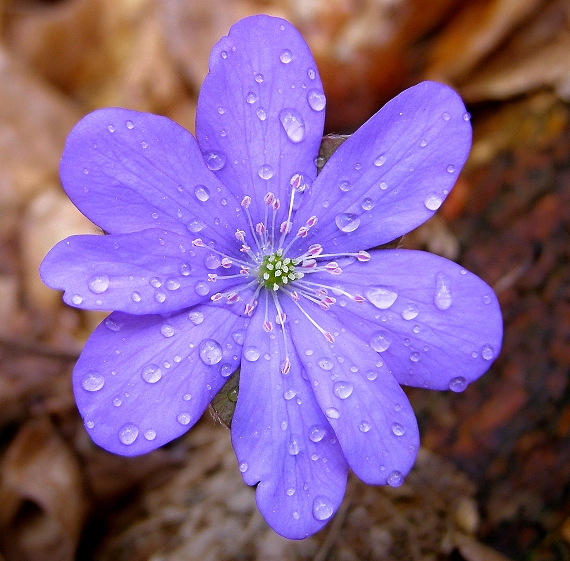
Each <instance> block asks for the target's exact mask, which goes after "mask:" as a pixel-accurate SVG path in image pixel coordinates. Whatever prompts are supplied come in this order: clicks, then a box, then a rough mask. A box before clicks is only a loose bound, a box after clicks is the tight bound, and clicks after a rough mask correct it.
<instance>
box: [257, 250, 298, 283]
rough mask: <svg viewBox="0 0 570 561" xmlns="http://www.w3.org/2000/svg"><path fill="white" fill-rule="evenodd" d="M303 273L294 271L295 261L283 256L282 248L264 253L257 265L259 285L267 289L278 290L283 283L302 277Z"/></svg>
mask: <svg viewBox="0 0 570 561" xmlns="http://www.w3.org/2000/svg"><path fill="white" fill-rule="evenodd" d="M303 276H304V274H303V273H300V272H296V271H295V262H294V261H293V259H291V258H290V257H283V250H282V249H278V250H277V251H276V252H275V253H271V254H269V255H265V256H264V257H263V259H262V261H261V265H260V266H259V274H258V277H257V278H258V280H259V283H260V285H262V286H264V287H265V288H268V289H269V290H279V289H280V288H281V287H282V286H283V285H285V284H287V283H290V282H293V281H296V280H299V279H301V278H303Z"/></svg>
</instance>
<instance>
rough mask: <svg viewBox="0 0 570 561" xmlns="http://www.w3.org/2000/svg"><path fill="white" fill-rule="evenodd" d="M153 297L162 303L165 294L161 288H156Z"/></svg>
mask: <svg viewBox="0 0 570 561" xmlns="http://www.w3.org/2000/svg"><path fill="white" fill-rule="evenodd" d="M154 299H155V300H156V301H157V302H158V303H159V304H162V303H163V302H164V301H165V300H166V294H165V293H164V292H162V290H157V291H156V292H155V293H154Z"/></svg>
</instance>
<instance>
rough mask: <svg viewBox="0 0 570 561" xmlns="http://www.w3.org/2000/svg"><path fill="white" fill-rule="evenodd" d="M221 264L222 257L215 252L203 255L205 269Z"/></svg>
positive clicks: (214, 267)
mask: <svg viewBox="0 0 570 561" xmlns="http://www.w3.org/2000/svg"><path fill="white" fill-rule="evenodd" d="M221 264H222V258H221V257H220V256H219V255H218V254H217V253H208V254H207V255H206V256H205V257H204V265H205V266H206V269H210V270H211V271H212V270H214V269H217V268H218V267H219V266H220V265H221Z"/></svg>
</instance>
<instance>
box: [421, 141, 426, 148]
mask: <svg viewBox="0 0 570 561" xmlns="http://www.w3.org/2000/svg"><path fill="white" fill-rule="evenodd" d="M420 146H421V147H422V148H425V147H426V146H427V140H422V141H421V142H420Z"/></svg>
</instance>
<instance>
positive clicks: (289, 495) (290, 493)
mask: <svg viewBox="0 0 570 561" xmlns="http://www.w3.org/2000/svg"><path fill="white" fill-rule="evenodd" d="M285 493H286V494H287V496H288V497H292V496H293V495H294V494H295V488H294V487H289V489H287V491H285Z"/></svg>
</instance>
